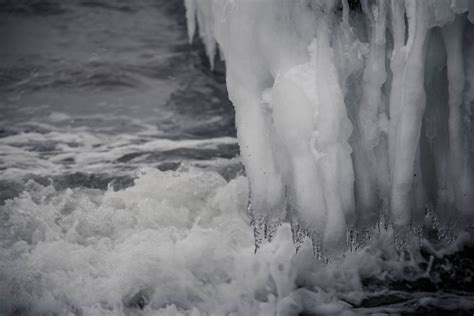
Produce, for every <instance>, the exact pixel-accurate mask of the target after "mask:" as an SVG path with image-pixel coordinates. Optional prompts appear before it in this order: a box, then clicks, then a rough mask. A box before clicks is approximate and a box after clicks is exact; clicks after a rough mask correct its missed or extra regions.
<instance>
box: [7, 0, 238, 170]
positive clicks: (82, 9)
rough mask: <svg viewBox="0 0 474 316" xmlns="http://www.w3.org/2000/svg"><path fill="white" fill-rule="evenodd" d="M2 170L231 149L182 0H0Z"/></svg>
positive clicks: (228, 116) (221, 153)
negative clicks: (188, 30) (189, 34)
mask: <svg viewBox="0 0 474 316" xmlns="http://www.w3.org/2000/svg"><path fill="white" fill-rule="evenodd" d="M0 43H1V45H0V137H1V138H0V146H1V147H0V149H1V150H0V177H1V178H3V179H11V178H17V177H19V176H24V175H27V174H36V175H38V174H40V175H45V176H48V175H55V176H57V175H60V174H64V173H71V172H85V171H89V172H93V173H95V172H98V171H100V173H107V172H114V173H115V172H117V171H133V170H135V169H136V168H137V167H139V166H141V165H142V164H146V165H150V164H152V165H160V164H161V165H163V163H167V164H164V165H163V166H164V167H163V168H170V167H173V166H174V167H176V166H177V165H178V164H179V163H180V162H181V161H183V160H190V161H193V160H199V161H202V160H206V161H209V160H214V159H215V158H218V157H223V158H232V157H235V156H236V155H237V154H238V146H237V145H236V142H235V139H234V136H235V130H234V123H233V109H232V106H231V104H230V102H229V101H228V100H227V94H226V90H225V83H224V73H223V69H222V67H221V68H220V69H219V68H218V70H216V71H214V72H211V71H210V70H209V67H208V62H207V60H206V58H205V56H204V54H203V51H202V48H201V47H200V45H199V44H194V45H192V46H191V45H189V41H188V38H187V33H186V26H185V20H184V8H183V6H182V4H181V2H180V1H167V0H137V1H120V0H101V1H92V0H74V1H59V0H58V1H15V0H13V1H0Z"/></svg>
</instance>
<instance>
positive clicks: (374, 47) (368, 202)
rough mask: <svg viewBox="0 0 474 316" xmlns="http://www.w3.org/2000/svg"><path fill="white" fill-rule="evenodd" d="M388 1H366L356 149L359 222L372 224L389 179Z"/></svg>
mask: <svg viewBox="0 0 474 316" xmlns="http://www.w3.org/2000/svg"><path fill="white" fill-rule="evenodd" d="M388 5H389V3H387V2H386V1H376V2H374V4H373V5H369V3H368V1H362V9H363V12H364V14H365V17H366V19H367V33H368V39H369V52H368V53H367V56H366V59H365V69H364V74H363V82H362V98H361V101H360V106H359V112H358V115H357V124H358V133H359V137H360V144H359V146H358V147H357V148H355V149H354V151H355V155H354V159H355V162H354V163H355V164H356V168H357V169H358V170H359V172H358V174H357V176H358V177H357V179H356V183H357V189H356V193H357V204H358V207H359V208H360V209H361V210H362V212H361V214H360V215H361V216H360V217H361V218H359V222H362V223H360V224H361V225H363V226H365V225H369V226H372V225H373V224H374V220H376V215H377V212H376V210H377V209H378V208H380V205H379V199H383V198H384V196H385V195H386V194H387V193H388V192H387V191H388V189H387V183H388V182H389V171H388V155H387V143H386V142H384V140H383V139H382V138H383V137H384V135H383V134H384V132H385V131H383V130H382V129H381V127H382V126H383V124H381V120H383V119H384V118H385V116H384V115H385V113H384V108H383V106H382V105H383V104H382V103H383V98H382V86H383V84H384V83H385V80H386V78H387V73H386V70H385V45H386V39H385V32H386V20H387V6H388Z"/></svg>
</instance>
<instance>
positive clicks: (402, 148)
mask: <svg viewBox="0 0 474 316" xmlns="http://www.w3.org/2000/svg"><path fill="white" fill-rule="evenodd" d="M394 2H395V3H394ZM427 3H428V2H427V1H409V0H407V1H406V2H405V6H406V16H407V20H408V39H407V43H406V44H405V45H404V46H403V47H399V45H400V40H401V36H403V37H404V34H403V33H402V34H403V35H402V34H400V32H403V30H404V27H401V24H405V21H404V16H403V14H400V13H401V12H403V11H401V9H400V8H399V6H400V5H401V4H400V2H399V1H392V6H393V9H392V11H393V12H394V15H393V20H394V24H395V25H394V26H393V28H394V34H396V35H394V37H397V38H396V40H395V41H396V42H395V48H394V56H393V57H392V59H393V60H392V65H391V67H392V72H393V82H392V92H391V93H392V96H391V99H390V102H391V104H390V110H391V112H390V120H391V126H390V128H391V130H390V132H391V133H392V135H391V137H392V141H391V144H390V146H391V149H390V154H391V155H392V159H391V160H392V170H391V171H392V172H391V174H392V189H391V211H392V212H391V220H392V222H393V224H394V225H396V226H399V227H402V226H406V225H408V224H410V223H411V220H412V216H413V215H414V214H413V211H414V210H413V205H414V203H413V202H414V200H413V199H414V196H413V194H414V192H413V191H414V190H413V183H414V177H416V176H420V175H415V173H414V170H415V161H416V155H417V152H418V146H419V139H420V129H421V123H422V117H423V111H424V108H425V102H426V96H425V90H424V84H423V83H424V66H425V46H426V38H427V34H428V30H429V10H428V4H427ZM394 85H395V87H394ZM394 88H395V89H394ZM392 109H393V112H392Z"/></svg>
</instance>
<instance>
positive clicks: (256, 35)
mask: <svg viewBox="0 0 474 316" xmlns="http://www.w3.org/2000/svg"><path fill="white" fill-rule="evenodd" d="M185 4H186V8H187V18H188V29H189V36H190V40H193V38H194V33H195V32H196V29H197V28H198V29H199V36H200V37H201V38H202V40H203V42H204V44H205V45H206V47H207V53H208V56H209V59H210V61H211V64H212V62H213V61H214V59H215V58H216V51H218V50H219V52H220V54H219V55H220V57H221V58H222V59H224V60H225V63H226V70H227V73H226V76H227V88H228V92H229V97H230V99H231V101H232V102H233V104H234V107H235V112H236V125H237V130H238V141H239V144H240V150H241V157H242V161H243V163H244V165H245V169H246V172H247V175H248V179H249V184H250V196H251V204H250V207H249V209H250V212H251V215H252V218H253V225H254V230H255V237H256V246H257V247H259V246H260V245H261V243H262V241H263V240H264V239H269V240H271V238H272V236H273V235H274V232H275V230H276V228H277V227H278V225H279V224H280V223H281V222H283V221H288V222H290V223H291V224H292V231H293V235H294V236H293V239H294V241H295V244H296V245H297V247H298V245H300V244H301V243H302V238H304V237H306V236H309V237H311V238H312V239H313V244H314V247H315V250H316V251H317V252H319V251H320V250H322V251H326V252H329V253H331V252H334V253H337V252H339V251H340V250H342V249H345V248H347V247H348V244H350V243H347V238H346V236H348V235H351V236H352V235H355V236H356V237H355V238H356V239H359V240H363V239H364V238H365V237H364V236H365V234H366V232H367V231H368V230H370V228H371V227H374V226H377V225H393V227H394V229H395V231H396V234H397V236H399V237H400V238H401V239H402V240H403V239H405V237H406V236H407V235H410V234H411V233H413V232H414V233H416V232H417V231H420V228H419V227H420V225H421V224H422V223H423V222H424V220H425V217H426V216H425V215H426V214H430V217H433V216H434V217H436V218H437V221H439V222H440V223H441V225H445V226H446V225H447V226H449V225H453V224H452V223H453V222H462V224H463V225H465V224H469V223H472V219H473V216H474V211H473V210H474V209H473V207H472V205H474V190H473V180H474V167H473V166H474V164H473V151H474V146H473V144H474V133H473V130H472V128H473V119H472V111H473V107H474V88H473V87H474V25H473V23H474V2H473V1H470V0H457V1H456V0H434V1H425V0H405V1H403V0H392V1H369V0H366V1H364V0H361V1H360V2H359V1H350V3H349V2H348V1H347V0H341V1H339V0H301V1H289V0H260V1H255V0H186V1H185ZM196 18H197V19H196ZM196 23H197V24H196ZM216 47H218V49H216Z"/></svg>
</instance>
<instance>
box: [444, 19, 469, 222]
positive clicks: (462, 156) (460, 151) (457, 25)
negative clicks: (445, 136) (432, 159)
mask: <svg viewBox="0 0 474 316" xmlns="http://www.w3.org/2000/svg"><path fill="white" fill-rule="evenodd" d="M466 22H467V21H466V15H465V14H462V15H457V16H456V18H455V19H454V21H453V22H451V23H448V24H447V25H445V26H444V27H443V28H442V34H443V39H444V42H445V46H446V54H447V72H448V82H449V84H448V92H449V120H448V127H449V168H450V171H451V177H450V182H451V185H450V191H451V194H450V196H451V197H452V198H454V201H451V204H454V205H455V206H456V209H457V210H458V211H459V212H460V213H461V214H467V213H469V212H470V210H471V209H472V205H471V204H470V202H471V201H470V198H471V190H472V186H471V183H472V173H471V170H470V166H469V149H468V147H467V144H466V141H467V139H466V137H465V135H464V129H465V127H466V126H465V122H463V117H462V110H463V108H462V107H463V105H464V100H463V92H464V87H465V82H466V80H465V75H464V60H463V39H464V29H465V26H466Z"/></svg>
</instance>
